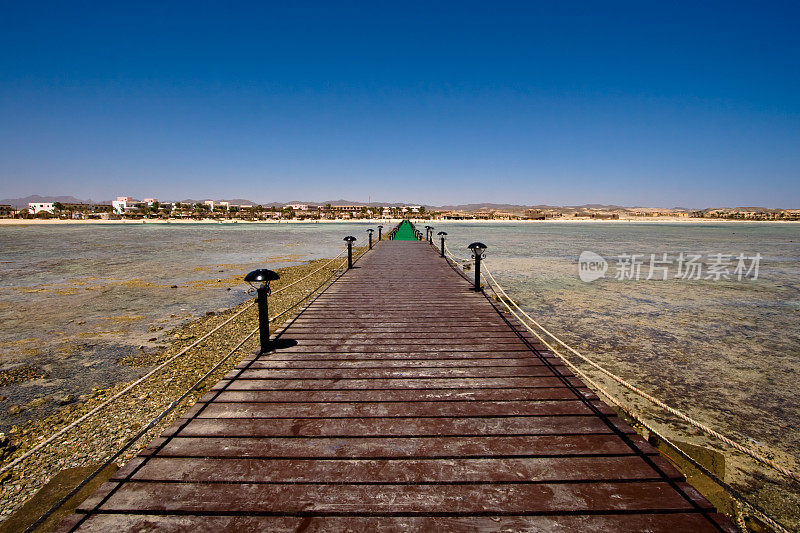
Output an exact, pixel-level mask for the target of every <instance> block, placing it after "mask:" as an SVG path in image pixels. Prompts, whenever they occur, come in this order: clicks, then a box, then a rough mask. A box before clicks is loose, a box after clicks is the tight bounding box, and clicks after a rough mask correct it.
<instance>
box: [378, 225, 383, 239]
mask: <svg viewBox="0 0 800 533" xmlns="http://www.w3.org/2000/svg"><path fill="white" fill-rule="evenodd" d="M382 230H383V226H381V225H378V240H379V241H380V240H381V231H382Z"/></svg>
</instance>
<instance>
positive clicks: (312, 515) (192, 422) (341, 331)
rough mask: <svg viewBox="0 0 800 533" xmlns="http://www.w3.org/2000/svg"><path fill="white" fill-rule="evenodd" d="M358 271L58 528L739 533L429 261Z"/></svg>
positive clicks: (422, 255)
mask: <svg viewBox="0 0 800 533" xmlns="http://www.w3.org/2000/svg"><path fill="white" fill-rule="evenodd" d="M356 266H357V268H355V269H353V270H351V271H349V272H347V273H346V274H345V275H344V276H343V277H341V278H340V279H339V280H338V281H337V282H336V283H334V284H333V285H332V286H331V287H330V288H328V289H327V290H326V291H325V292H324V293H322V294H321V295H320V296H319V297H318V298H316V300H314V301H313V302H312V303H311V304H310V305H309V306H308V308H307V309H305V310H304V311H303V312H302V313H301V314H300V315H299V316H298V317H297V318H296V319H295V320H294V321H292V323H291V324H290V325H289V326H288V328H286V330H285V331H284V332H283V333H282V335H281V339H282V340H283V342H284V346H285V347H284V348H281V349H278V350H275V351H274V352H271V353H268V354H263V355H261V356H259V357H255V358H252V359H249V360H247V361H244V362H243V363H242V364H240V365H239V367H238V368H237V369H236V370H235V371H233V372H231V373H230V374H229V375H228V376H226V379H225V380H223V381H221V382H220V383H219V384H217V385H216V386H215V387H214V390H213V391H212V392H211V393H209V394H208V395H207V396H205V397H204V398H203V399H202V401H201V402H200V403H198V404H197V405H195V406H194V407H193V408H192V409H191V410H190V411H189V412H188V413H187V414H186V415H185V418H183V419H181V420H180V421H179V422H178V423H177V424H175V425H174V426H173V427H172V428H170V429H169V430H168V431H167V432H166V433H165V434H164V435H163V437H162V438H160V439H157V440H156V441H154V442H153V443H152V444H151V446H150V447H149V448H147V450H146V452H145V453H144V454H143V455H142V456H141V457H139V458H137V459H136V460H134V461H131V462H130V463H129V464H128V465H127V466H125V467H124V468H123V469H121V470H120V471H119V472H118V473H117V474H116V475H115V476H114V478H113V479H112V481H111V482H109V483H106V484H105V485H104V486H103V487H102V488H101V490H99V491H98V492H97V493H96V494H94V495H93V496H92V497H90V498H89V499H88V500H87V501H86V502H84V503H83V504H82V505H81V506H80V508H79V513H80V514H77V515H75V516H73V517H71V518H70V519H68V520H67V521H65V522H64V523H62V524H61V528H62V529H64V530H69V529H71V528H73V527H77V528H79V529H80V530H82V531H83V530H93V531H117V530H141V529H150V528H152V529H159V530H212V531H219V530H226V529H227V530H236V531H250V530H253V531H263V530H295V529H297V530H306V531H307V530H347V529H350V530H354V531H369V530H379V529H394V530H401V529H402V530H405V529H417V530H420V529H423V530H459V531H462V530H498V529H504V530H508V529H511V530H520V529H537V530H544V531H552V530H558V531H572V530H576V531H643V530H644V531H671V532H675V531H715V530H726V531H727V530H731V531H733V528H732V527H731V526H730V524H729V522H728V521H727V520H726V519H725V517H724V516H721V515H718V514H715V512H714V509H713V508H712V507H711V506H710V504H709V503H708V502H707V501H706V500H705V499H704V498H703V497H702V496H700V495H699V494H698V493H697V492H696V491H695V490H694V489H693V488H692V487H691V486H689V485H687V484H686V483H685V482H684V480H683V477H682V476H681V475H680V473H679V472H678V471H677V470H675V469H674V468H673V467H672V466H670V464H669V463H668V462H667V461H666V460H665V459H663V458H662V457H660V456H659V455H658V453H657V452H656V451H655V450H654V449H653V448H652V447H650V446H649V445H648V444H647V442H646V441H644V440H643V439H642V438H641V437H639V436H638V435H636V434H635V433H634V431H633V430H632V429H631V428H630V427H629V426H628V425H627V424H625V423H624V422H622V421H621V420H619V419H618V418H617V417H616V416H615V413H614V412H613V411H612V410H611V409H610V408H609V407H608V406H607V405H605V404H604V403H602V402H601V401H599V400H598V399H597V397H596V396H595V395H594V394H593V393H592V392H590V391H589V390H588V389H587V388H586V387H585V386H584V385H583V384H582V383H581V382H580V381H579V380H577V379H576V378H574V377H572V375H571V374H570V373H569V372H568V371H567V370H565V369H564V367H562V366H561V365H560V364H559V363H558V362H557V360H556V359H554V358H552V357H548V356H547V355H546V354H542V353H540V352H537V350H536V349H537V348H539V347H538V345H537V344H536V343H531V342H529V341H528V339H527V338H526V336H525V335H523V334H521V333H519V332H518V331H516V330H515V328H514V327H513V326H512V324H511V323H509V322H507V320H506V318H505V317H504V316H503V315H502V314H501V313H500V312H499V311H498V310H497V309H495V307H494V306H493V305H492V302H491V301H490V300H489V299H487V298H486V297H485V296H483V295H482V294H478V293H475V292H472V291H471V290H470V284H469V283H468V282H467V281H466V280H464V279H463V278H462V277H461V276H459V275H458V274H457V273H456V271H455V270H453V269H452V268H451V267H450V266H449V265H448V264H447V263H446V262H445V261H444V260H443V259H441V258H440V257H438V255H437V254H436V252H435V251H434V250H433V249H432V248H431V247H430V246H428V245H427V244H425V243H424V242H413V241H412V242H408V241H406V242H403V241H393V242H383V243H381V244H380V245H378V246H377V247H376V248H375V249H374V250H373V251H371V252H370V253H368V254H367V255H365V256H364V257H363V258H362V259H361V260H360V261H359V262H358V263H357V265H356ZM295 342H296V345H291V344H293V343H295Z"/></svg>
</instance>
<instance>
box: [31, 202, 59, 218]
mask: <svg viewBox="0 0 800 533" xmlns="http://www.w3.org/2000/svg"><path fill="white" fill-rule="evenodd" d="M28 211H33V214H34V215H35V214H37V213H41V212H42V211H47V212H48V213H55V212H56V207H55V205H54V204H53V202H44V203H42V202H30V203H29V204H28Z"/></svg>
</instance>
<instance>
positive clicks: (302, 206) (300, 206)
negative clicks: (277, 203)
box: [286, 204, 312, 211]
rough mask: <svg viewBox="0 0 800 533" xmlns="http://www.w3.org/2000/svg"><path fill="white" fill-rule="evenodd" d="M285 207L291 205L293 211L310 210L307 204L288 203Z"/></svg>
mask: <svg viewBox="0 0 800 533" xmlns="http://www.w3.org/2000/svg"><path fill="white" fill-rule="evenodd" d="M286 207H291V208H292V209H293V210H295V211H310V210H311V208H312V206H310V205H308V204H289V205H287V206H286Z"/></svg>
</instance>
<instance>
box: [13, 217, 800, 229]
mask: <svg viewBox="0 0 800 533" xmlns="http://www.w3.org/2000/svg"><path fill="white" fill-rule="evenodd" d="M402 220H403V219H401V218H389V219H387V218H380V219H378V218H373V219H352V220H216V219H211V218H208V219H202V220H185V219H169V220H159V219H140V220H96V219H92V220H61V219H38V220H37V219H16V218H2V219H0V227H2V226H67V225H92V224H97V225H118V226H136V225H139V226H141V225H148V224H149V225H159V226H170V225H178V226H183V225H210V224H215V225H234V224H244V225H258V224H266V225H280V224H302V225H311V224H398V223H399V222H400V221H402ZM408 220H411V222H413V223H415V224H422V223H429V224H430V223H437V224H578V223H593V224H622V223H626V224H631V223H633V224H638V223H642V224H657V223H670V224H672V223H679V224H720V223H724V224H798V223H800V220H739V219H727V218H687V217H641V218H638V217H637V218H620V219H594V218H554V219H547V220H486V219H470V220H443V219H429V218H411V219H408Z"/></svg>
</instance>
